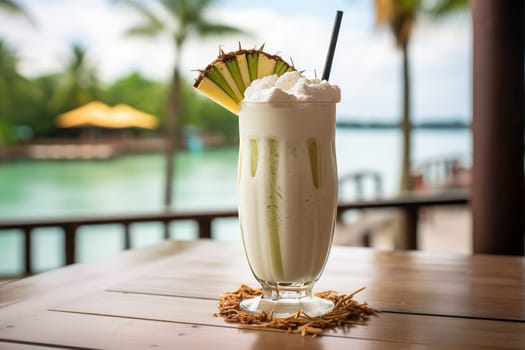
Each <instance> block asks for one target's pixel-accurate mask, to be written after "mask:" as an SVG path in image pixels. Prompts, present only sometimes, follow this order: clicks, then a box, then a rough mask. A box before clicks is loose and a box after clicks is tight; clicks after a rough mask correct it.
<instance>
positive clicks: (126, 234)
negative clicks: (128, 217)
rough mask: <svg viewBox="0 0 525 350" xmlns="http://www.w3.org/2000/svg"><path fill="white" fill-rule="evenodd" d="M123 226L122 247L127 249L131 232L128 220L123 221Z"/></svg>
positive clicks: (129, 244) (129, 245)
mask: <svg viewBox="0 0 525 350" xmlns="http://www.w3.org/2000/svg"><path fill="white" fill-rule="evenodd" d="M123 226H124V249H125V250H128V249H130V248H131V232H130V229H129V222H125V223H123Z"/></svg>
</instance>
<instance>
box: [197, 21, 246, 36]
mask: <svg viewBox="0 0 525 350" xmlns="http://www.w3.org/2000/svg"><path fill="white" fill-rule="evenodd" d="M196 30H197V32H198V33H199V34H200V35H203V36H207V35H214V34H219V35H220V34H247V33H246V32H245V31H243V30H241V29H239V28H235V27H232V26H228V25H225V24H219V23H209V22H202V23H199V24H198V25H197V26H196Z"/></svg>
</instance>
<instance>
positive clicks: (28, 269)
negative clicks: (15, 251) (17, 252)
mask: <svg viewBox="0 0 525 350" xmlns="http://www.w3.org/2000/svg"><path fill="white" fill-rule="evenodd" d="M31 231H32V228H31V227H26V228H24V231H23V232H24V272H25V274H26V275H27V276H29V275H31V273H32V272H33V266H32V265H33V263H32V258H31V257H32V254H31V250H32V248H31Z"/></svg>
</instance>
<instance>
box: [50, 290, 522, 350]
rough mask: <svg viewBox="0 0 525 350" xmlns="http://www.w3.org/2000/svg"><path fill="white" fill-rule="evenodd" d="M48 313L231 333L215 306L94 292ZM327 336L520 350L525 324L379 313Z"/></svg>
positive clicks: (213, 303) (198, 301)
mask: <svg viewBox="0 0 525 350" xmlns="http://www.w3.org/2000/svg"><path fill="white" fill-rule="evenodd" d="M52 310H53V311H61V312H70V313H84V314H94V315H104V316H112V317H125V318H133V319H142V320H156V321H162V322H175V323H184V324H198V325H208V326H219V327H230V328H236V327H237V325H235V324H228V323H225V322H224V321H223V320H222V318H218V317H214V316H213V313H214V312H216V310H217V305H216V301H214V300H205V299H193V298H179V297H168V296H153V295H141V294H124V293H115V292H98V293H94V294H92V295H89V296H84V297H82V298H79V299H77V300H74V301H71V302H68V303H64V304H60V305H57V306H55V307H53V308H52ZM326 336H336V337H352V338H361V339H369V340H374V339H375V340H380V341H384V342H391V343H407V342H411V341H412V342H414V343H417V344H425V345H429V346H438V345H441V346H447V347H448V346H456V345H457V346H459V345H465V346H473V347H487V348H495V349H522V348H523V347H524V346H525V322H503V321H490V320H477V319H468V318H453V317H431V316H420V315H407V314H398V313H382V314H380V316H379V317H374V318H372V319H371V320H370V322H369V323H368V325H367V326H358V327H354V328H352V329H350V330H349V331H344V330H341V329H337V330H335V331H333V332H332V331H330V332H327V333H326Z"/></svg>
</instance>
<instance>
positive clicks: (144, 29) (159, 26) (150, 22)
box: [123, 0, 165, 35]
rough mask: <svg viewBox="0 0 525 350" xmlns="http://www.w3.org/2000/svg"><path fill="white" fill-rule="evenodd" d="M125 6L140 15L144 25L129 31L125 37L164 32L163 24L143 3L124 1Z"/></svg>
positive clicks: (130, 0) (131, 0)
mask: <svg viewBox="0 0 525 350" xmlns="http://www.w3.org/2000/svg"><path fill="white" fill-rule="evenodd" d="M123 2H124V3H125V4H126V5H128V6H129V7H131V8H133V9H134V10H135V11H137V13H138V14H140V15H141V16H142V17H143V19H144V23H143V24H141V25H138V26H135V27H133V28H131V29H129V30H128V31H127V32H126V34H127V35H156V34H158V33H159V32H161V31H162V30H164V28H165V25H164V22H163V21H162V20H161V19H160V18H159V17H158V16H157V15H156V14H155V13H153V12H152V11H151V10H150V9H149V8H148V7H146V6H145V5H144V4H143V3H141V2H139V1H134V0H124V1H123Z"/></svg>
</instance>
